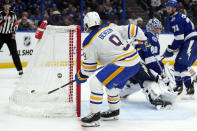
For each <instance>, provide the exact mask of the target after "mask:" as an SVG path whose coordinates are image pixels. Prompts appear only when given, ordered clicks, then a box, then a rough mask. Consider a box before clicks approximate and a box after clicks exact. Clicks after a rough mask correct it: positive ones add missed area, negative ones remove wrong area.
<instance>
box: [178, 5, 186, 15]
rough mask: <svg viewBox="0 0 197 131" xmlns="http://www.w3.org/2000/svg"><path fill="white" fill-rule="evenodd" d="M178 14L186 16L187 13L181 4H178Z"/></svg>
mask: <svg viewBox="0 0 197 131" xmlns="http://www.w3.org/2000/svg"><path fill="white" fill-rule="evenodd" d="M179 12H181V13H183V14H185V15H187V11H186V9H185V8H184V6H183V3H182V2H179Z"/></svg>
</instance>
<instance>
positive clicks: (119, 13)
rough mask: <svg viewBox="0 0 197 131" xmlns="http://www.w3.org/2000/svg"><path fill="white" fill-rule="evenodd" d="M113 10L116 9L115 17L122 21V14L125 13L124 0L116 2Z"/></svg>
mask: <svg viewBox="0 0 197 131" xmlns="http://www.w3.org/2000/svg"><path fill="white" fill-rule="evenodd" d="M113 9H114V12H115V17H116V18H117V19H119V20H120V19H122V13H123V9H122V0H117V1H114V3H113Z"/></svg>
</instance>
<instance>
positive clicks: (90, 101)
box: [90, 101, 102, 104]
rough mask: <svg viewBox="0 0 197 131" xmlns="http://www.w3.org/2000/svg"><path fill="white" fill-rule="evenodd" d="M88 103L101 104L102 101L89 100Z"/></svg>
mask: <svg viewBox="0 0 197 131" xmlns="http://www.w3.org/2000/svg"><path fill="white" fill-rule="evenodd" d="M90 103H92V104H102V102H94V101H90Z"/></svg>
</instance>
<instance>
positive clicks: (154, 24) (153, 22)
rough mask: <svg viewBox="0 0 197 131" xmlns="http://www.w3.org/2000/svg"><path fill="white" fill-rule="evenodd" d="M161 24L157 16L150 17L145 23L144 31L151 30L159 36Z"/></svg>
mask: <svg viewBox="0 0 197 131" xmlns="http://www.w3.org/2000/svg"><path fill="white" fill-rule="evenodd" d="M161 29H162V24H161V22H160V21H159V20H158V19H157V18H152V19H150V20H149V21H148V23H147V25H146V31H147V32H151V33H152V34H153V35H155V36H157V37H158V36H159V34H160V33H161Z"/></svg>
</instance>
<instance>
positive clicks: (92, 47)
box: [81, 23, 147, 76]
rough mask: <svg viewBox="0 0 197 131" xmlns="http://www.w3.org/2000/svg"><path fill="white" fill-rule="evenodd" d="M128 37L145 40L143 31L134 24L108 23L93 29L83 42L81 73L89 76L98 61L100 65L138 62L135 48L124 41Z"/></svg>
mask: <svg viewBox="0 0 197 131" xmlns="http://www.w3.org/2000/svg"><path fill="white" fill-rule="evenodd" d="M128 39H136V40H139V41H146V40H147V38H146V36H145V35H144V33H143V31H142V30H141V29H140V28H139V27H137V26H136V25H134V24H129V25H124V26H118V25H116V24H112V23H110V24H104V25H102V26H101V27H100V28H99V29H96V30H93V31H92V32H91V33H90V34H89V35H88V36H87V37H86V38H85V40H84V42H83V53H84V59H83V64H82V67H83V68H82V70H81V71H82V73H83V74H84V75H87V76H90V75H91V74H92V73H93V72H94V71H95V70H96V68H97V62H98V61H100V63H101V64H102V65H107V64H111V63H114V64H116V65H119V66H134V65H136V64H137V63H139V61H140V57H139V55H138V53H137V51H136V50H135V48H134V47H133V46H132V45H131V44H130V43H127V42H126V40H128ZM142 43H143V42H142Z"/></svg>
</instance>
